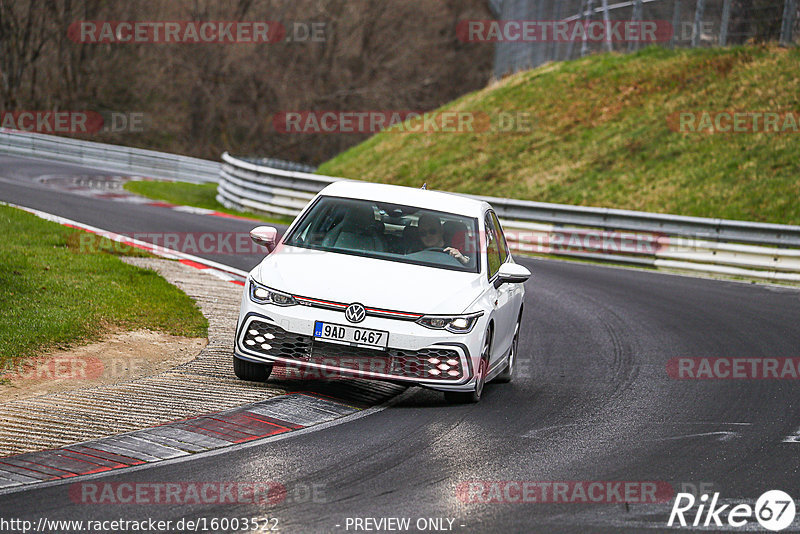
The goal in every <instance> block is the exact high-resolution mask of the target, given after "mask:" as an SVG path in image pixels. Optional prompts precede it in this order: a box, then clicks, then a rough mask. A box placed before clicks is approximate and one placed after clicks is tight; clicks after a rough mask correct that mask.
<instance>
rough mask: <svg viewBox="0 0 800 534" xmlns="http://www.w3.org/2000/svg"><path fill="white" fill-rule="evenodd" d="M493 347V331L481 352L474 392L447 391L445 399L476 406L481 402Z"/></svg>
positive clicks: (490, 332) (487, 334)
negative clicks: (490, 352)
mask: <svg viewBox="0 0 800 534" xmlns="http://www.w3.org/2000/svg"><path fill="white" fill-rule="evenodd" d="M491 346H492V331H491V330H489V331H488V332H486V339H485V340H484V342H483V350H482V351H481V363H480V365H479V366H478V379H477V380H476V381H475V389H474V390H473V391H445V392H444V399H445V400H446V401H447V402H449V403H451V404H474V403H476V402H478V401H479V400H481V395H482V394H483V386H484V384H486V374H487V373H488V372H489V348H490V347H491Z"/></svg>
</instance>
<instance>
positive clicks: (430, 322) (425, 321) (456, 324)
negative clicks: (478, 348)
mask: <svg viewBox="0 0 800 534" xmlns="http://www.w3.org/2000/svg"><path fill="white" fill-rule="evenodd" d="M481 315H483V312H478V313H471V314H469V315H425V316H424V317H421V318H419V319H417V323H419V324H421V325H422V326H424V327H426V328H432V329H433V330H447V331H448V332H453V333H454V334H466V333H468V332H469V331H470V330H472V327H473V326H475V323H477V322H478V317H480V316H481Z"/></svg>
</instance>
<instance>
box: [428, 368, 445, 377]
mask: <svg viewBox="0 0 800 534" xmlns="http://www.w3.org/2000/svg"><path fill="white" fill-rule="evenodd" d="M428 372H429V373H430V374H432V375H434V376H439V375H440V374H442V372H441V371H440V370H438V369H428Z"/></svg>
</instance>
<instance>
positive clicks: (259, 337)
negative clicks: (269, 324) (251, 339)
mask: <svg viewBox="0 0 800 534" xmlns="http://www.w3.org/2000/svg"><path fill="white" fill-rule="evenodd" d="M265 341H266V339H264V338H263V337H262V336H256V343H263V342H265Z"/></svg>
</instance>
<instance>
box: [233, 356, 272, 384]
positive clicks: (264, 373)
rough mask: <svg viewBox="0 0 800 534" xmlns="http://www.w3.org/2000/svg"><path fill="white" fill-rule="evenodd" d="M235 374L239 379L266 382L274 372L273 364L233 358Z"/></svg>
mask: <svg viewBox="0 0 800 534" xmlns="http://www.w3.org/2000/svg"><path fill="white" fill-rule="evenodd" d="M233 372H234V373H235V374H236V376H237V378H239V379H241V380H247V381H249V382H266V380H267V378H269V375H270V373H271V372H272V364H271V363H256V362H249V361H247V360H242V359H241V358H237V357H236V356H234V357H233Z"/></svg>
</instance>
